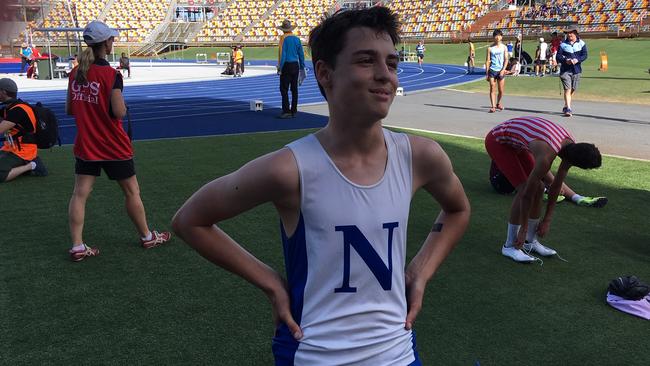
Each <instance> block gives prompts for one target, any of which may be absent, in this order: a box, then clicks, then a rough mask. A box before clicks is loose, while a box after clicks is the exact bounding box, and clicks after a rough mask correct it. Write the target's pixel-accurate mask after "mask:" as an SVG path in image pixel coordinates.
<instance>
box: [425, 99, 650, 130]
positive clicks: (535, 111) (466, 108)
mask: <svg viewBox="0 0 650 366" xmlns="http://www.w3.org/2000/svg"><path fill="white" fill-rule="evenodd" d="M425 105H426V106H429V107H438V108H449V109H460V110H466V111H477V112H484V111H485V110H486V109H488V108H489V107H487V106H486V107H481V108H474V107H466V106H455V105H447V104H431V103H426V104H425ZM507 109H508V110H509V111H517V112H523V113H531V114H545V115H550V116H557V117H563V116H564V114H563V113H560V112H557V111H547V110H541V109H529V108H516V107H510V106H509V107H508V108H507ZM573 115H574V116H580V117H587V118H593V119H598V120H607V121H615V122H621V123H631V124H640V125H650V121H642V120H634V119H627V118H617V117H610V116H598V115H595V114H584V113H574V114H573Z"/></svg>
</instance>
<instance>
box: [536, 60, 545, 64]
mask: <svg viewBox="0 0 650 366" xmlns="http://www.w3.org/2000/svg"><path fill="white" fill-rule="evenodd" d="M535 64H536V65H546V60H535Z"/></svg>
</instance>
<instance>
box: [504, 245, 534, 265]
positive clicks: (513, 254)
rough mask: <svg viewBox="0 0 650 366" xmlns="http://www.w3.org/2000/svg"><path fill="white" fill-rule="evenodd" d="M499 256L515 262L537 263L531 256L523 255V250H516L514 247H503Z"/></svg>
mask: <svg viewBox="0 0 650 366" xmlns="http://www.w3.org/2000/svg"><path fill="white" fill-rule="evenodd" d="M501 254H503V255H505V256H506V257H510V258H512V260H514V261H515V262H535V261H537V258H535V257H533V256H532V255H528V254H526V253H524V251H523V250H521V249H517V248H515V247H507V246H505V245H504V246H503V247H502V248H501Z"/></svg>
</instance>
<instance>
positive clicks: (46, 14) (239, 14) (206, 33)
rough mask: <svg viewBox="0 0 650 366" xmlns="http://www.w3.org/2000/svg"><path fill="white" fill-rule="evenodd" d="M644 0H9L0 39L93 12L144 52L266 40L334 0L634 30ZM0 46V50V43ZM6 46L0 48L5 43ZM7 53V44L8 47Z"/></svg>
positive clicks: (488, 25)
mask: <svg viewBox="0 0 650 366" xmlns="http://www.w3.org/2000/svg"><path fill="white" fill-rule="evenodd" d="M649 2H650V0H563V1H547V2H542V1H532V0H530V1H524V2H522V3H517V2H516V1H512V0H509V1H505V0H384V1H377V0H359V1H357V0H239V1H234V0H149V1H139V0H9V9H10V11H11V12H10V14H9V15H5V16H6V17H8V20H11V22H10V23H11V24H12V25H11V26H7V25H6V24H5V25H4V26H3V27H4V30H3V34H2V38H1V39H0V45H2V46H3V49H4V50H7V49H16V48H17V47H18V46H19V45H20V44H21V43H22V42H28V43H37V44H44V43H45V42H46V41H47V42H50V43H52V44H58V45H63V44H65V43H66V42H68V43H69V42H70V38H72V40H73V41H77V40H78V37H79V35H78V34H76V33H74V32H48V34H47V35H46V34H45V33H44V32H39V31H37V29H43V28H71V27H83V26H84V25H85V24H86V23H87V22H88V21H90V20H92V19H100V20H103V21H104V22H106V23H107V24H109V25H110V26H112V27H115V28H121V29H129V31H127V32H125V34H122V35H121V37H120V39H119V40H118V44H122V45H124V44H128V45H129V46H130V47H131V49H132V50H134V52H133V54H134V55H135V56H151V55H156V54H159V53H162V52H165V51H166V50H169V49H170V48H169V45H177V46H178V45H180V46H182V47H190V46H229V45H233V44H236V43H242V44H247V45H272V44H275V43H276V42H277V39H278V37H279V35H280V31H279V30H278V29H277V25H278V24H280V23H281V22H282V20H284V19H289V20H291V21H292V22H293V23H294V24H296V26H297V27H296V29H295V31H294V32H295V33H296V34H297V35H298V36H299V37H300V38H302V39H303V40H306V38H307V37H308V34H309V31H310V29H311V28H312V27H313V26H315V25H316V24H317V23H318V22H319V21H320V20H321V19H322V18H323V17H325V16H327V15H328V14H332V13H333V12H336V11H338V10H339V9H341V8H354V7H367V6H374V5H377V4H381V5H385V6H387V7H389V8H391V9H393V10H394V11H395V12H397V13H398V14H399V16H400V19H401V21H402V23H403V26H402V34H403V36H404V38H405V39H406V40H407V41H409V40H412V41H415V40H420V39H423V40H426V41H427V42H449V41H460V40H462V39H465V38H467V36H470V35H471V36H473V37H487V36H488V35H489V34H490V33H491V31H492V30H493V29H495V28H501V29H503V30H504V33H505V34H513V33H523V34H524V36H531V37H533V36H536V35H539V34H541V33H543V32H548V31H551V30H553V29H551V28H550V27H552V21H571V22H577V23H578V26H579V28H580V29H581V34H583V35H585V34H593V35H594V36H602V35H606V36H638V35H640V34H642V33H647V32H649V31H650V26H649V25H648V23H649V22H650V18H649V17H648V6H649ZM518 19H533V20H535V19H536V20H547V21H549V24H550V25H545V24H541V25H534V26H527V27H525V28H521V26H520V25H518V23H517V20H518ZM0 52H2V51H0ZM5 52H6V51H5ZM12 54H13V52H12Z"/></svg>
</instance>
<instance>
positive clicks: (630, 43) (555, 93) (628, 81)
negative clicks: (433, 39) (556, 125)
mask: <svg viewBox="0 0 650 366" xmlns="http://www.w3.org/2000/svg"><path fill="white" fill-rule="evenodd" d="M585 42H586V43H587V50H588V51H589V58H588V59H587V61H585V62H584V63H583V66H582V70H583V74H582V78H581V80H580V86H579V88H578V91H577V93H576V96H575V98H576V99H578V100H592V101H599V102H604V101H610V102H622V103H635V104H650V74H648V69H649V68H650V39H648V38H637V39H587V40H585ZM487 45H488V44H487V43H484V44H481V45H479V44H476V47H477V48H478V47H483V48H481V49H480V50H479V49H477V51H476V63H477V64H478V65H481V66H483V65H484V64H485V58H486V49H487ZM463 46H464V48H463V49H464V50H465V53H464V54H461V56H462V55H464V57H461V58H459V60H461V61H460V62H461V63H462V62H465V58H467V55H466V45H463ZM451 47H452V46H447V45H445V48H451ZM453 47H458V46H457V45H456V46H453ZM536 47H537V44H536V43H535V42H534V41H528V42H525V43H524V49H525V50H526V51H527V52H528V53H529V54H530V55H531V57H534V56H535V49H536ZM436 49H437V48H434V50H433V52H432V54H431V57H432V59H433V60H430V61H431V62H441V61H436ZM427 51H428V50H427ZM601 51H603V52H605V53H607V58H608V65H609V69H608V71H606V72H602V71H598V68H599V67H600V52H601ZM458 53H459V52H455V53H454V54H453V56H454V57H458V55H457V54H458ZM443 54H444V53H443V52H441V57H443V56H442V55H443ZM449 54H451V52H449V53H448V54H447V55H445V56H444V57H447V56H448V55H449ZM445 60H449V59H447V58H445ZM449 61H451V60H449ZM443 63H447V62H446V61H445V62H443ZM456 63H458V62H456ZM456 88H457V89H460V90H468V91H476V92H482V93H487V92H488V83H487V81H485V80H480V81H477V82H474V83H469V84H464V85H460V86H457V87H456ZM505 93H506V95H524V96H540V97H550V98H559V99H561V98H562V94H561V87H560V81H559V80H558V78H557V77H546V78H535V77H511V78H507V79H506V90H505Z"/></svg>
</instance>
